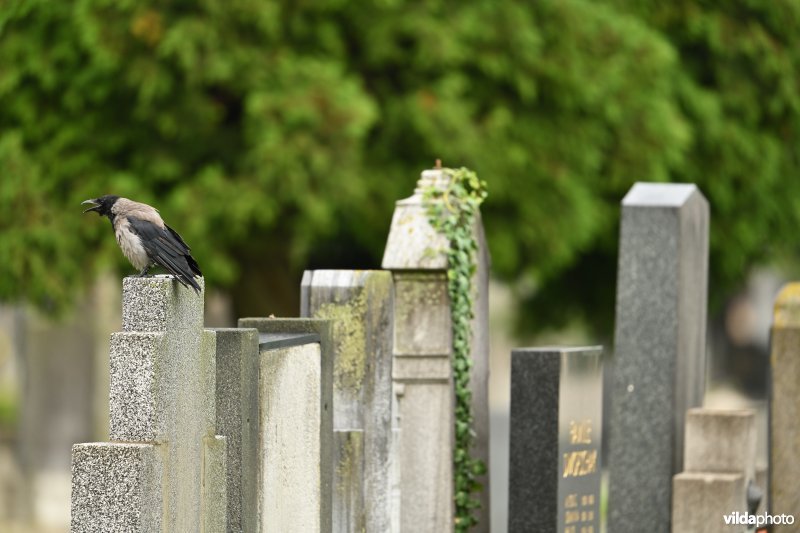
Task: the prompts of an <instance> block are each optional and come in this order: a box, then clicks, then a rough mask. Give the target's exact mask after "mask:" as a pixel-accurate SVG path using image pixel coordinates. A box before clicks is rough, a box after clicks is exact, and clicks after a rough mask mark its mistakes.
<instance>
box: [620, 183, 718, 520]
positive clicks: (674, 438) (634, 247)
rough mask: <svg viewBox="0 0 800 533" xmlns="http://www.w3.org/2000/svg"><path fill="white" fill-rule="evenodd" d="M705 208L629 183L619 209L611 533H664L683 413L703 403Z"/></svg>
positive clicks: (701, 201) (686, 191) (686, 193)
mask: <svg viewBox="0 0 800 533" xmlns="http://www.w3.org/2000/svg"><path fill="white" fill-rule="evenodd" d="M708 230H709V212H708V203H707V202H706V199H705V198H704V197H703V195H702V193H701V192H700V191H699V190H698V189H697V187H695V186H694V185H686V184H671V183H637V184H635V185H634V186H633V187H632V188H631V190H630V191H629V192H628V194H627V195H626V196H625V198H624V199H623V201H622V220H621V224H620V244H619V267H618V271H617V308H616V330H615V334H614V358H613V374H614V378H613V384H612V390H611V416H610V424H609V431H610V439H609V450H608V452H609V464H608V466H609V470H610V471H609V476H610V478H609V521H608V530H609V531H613V532H614V533H641V532H643V531H647V532H648V533H667V532H668V531H669V530H670V518H671V509H672V505H671V492H672V491H671V487H672V476H673V475H674V474H676V473H678V472H680V471H681V470H682V466H683V457H682V455H683V427H684V416H685V413H686V411H687V409H689V408H691V407H697V406H699V405H700V404H701V402H702V399H703V387H704V385H705V378H704V376H705V366H706V352H705V350H706V314H707V311H706V296H707V286H708Z"/></svg>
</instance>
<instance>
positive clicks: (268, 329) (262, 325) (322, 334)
mask: <svg viewBox="0 0 800 533" xmlns="http://www.w3.org/2000/svg"><path fill="white" fill-rule="evenodd" d="M239 327H240V328H255V329H257V330H258V332H259V334H264V335H269V334H277V335H284V334H313V335H316V336H318V337H319V339H320V342H319V344H318V345H317V346H318V349H319V350H321V357H320V360H319V364H320V380H319V382H318V383H319V387H320V390H319V395H318V402H319V412H320V417H319V419H318V422H319V432H318V434H319V438H320V445H319V450H320V454H319V456H318V457H317V463H318V470H319V480H320V494H321V501H320V505H319V509H318V511H319V523H320V525H321V526H320V527H321V530H322V531H324V532H327V531H330V530H331V518H332V510H331V505H332V482H333V341H332V336H331V324H330V321H329V320H321V319H309V318H240V319H239ZM262 352H263V350H262ZM263 361H264V359H263V355H262V359H261V363H260V364H261V367H260V368H261V373H260V375H261V379H260V383H261V385H260V387H259V394H262V393H263V390H264V389H263V387H264V367H263ZM296 386H297V384H295V387H296ZM262 399H263V397H262ZM260 405H261V409H262V411H261V415H260V419H261V420H264V411H263V409H264V406H263V403H261V402H260ZM263 431H264V429H263V428H261V429H260V437H259V438H260V439H262V440H263ZM262 459H263V456H262ZM262 488H263V485H261V486H260V487H259V490H261V489H262ZM259 502H261V496H259ZM260 504H261V503H259V505H260ZM263 527H265V526H264V525H263V524H262V528H263Z"/></svg>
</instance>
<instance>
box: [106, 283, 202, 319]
mask: <svg viewBox="0 0 800 533" xmlns="http://www.w3.org/2000/svg"><path fill="white" fill-rule="evenodd" d="M197 282H198V283H199V285H200V287H201V289H204V288H205V281H204V280H203V278H197ZM203 296H204V292H201V293H200V294H199V295H198V294H195V292H194V291H193V290H192V289H187V288H186V287H184V286H182V285H181V284H180V283H178V282H177V281H175V279H174V278H173V277H172V276H171V275H163V276H153V277H149V278H139V277H134V276H129V277H127V278H125V279H124V280H123V282H122V330H123V331H140V332H145V331H167V330H170V331H172V330H176V329H195V328H202V327H203V309H204V306H203Z"/></svg>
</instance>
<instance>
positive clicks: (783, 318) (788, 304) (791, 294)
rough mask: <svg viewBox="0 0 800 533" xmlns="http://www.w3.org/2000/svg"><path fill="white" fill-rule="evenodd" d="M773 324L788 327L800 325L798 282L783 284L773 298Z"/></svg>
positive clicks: (799, 286) (778, 326)
mask: <svg viewBox="0 0 800 533" xmlns="http://www.w3.org/2000/svg"><path fill="white" fill-rule="evenodd" d="M773 326H774V327H776V328H788V327H798V326H800V283H789V284H787V285H785V286H784V287H783V288H782V289H781V292H780V293H779V294H778V297H777V298H776V299H775V317H774V321H773Z"/></svg>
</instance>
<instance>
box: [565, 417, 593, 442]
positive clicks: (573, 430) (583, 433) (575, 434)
mask: <svg viewBox="0 0 800 533" xmlns="http://www.w3.org/2000/svg"><path fill="white" fill-rule="evenodd" d="M569 441H570V443H572V444H591V443H592V421H591V420H583V421H582V422H575V421H574V420H572V421H570V423H569Z"/></svg>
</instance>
